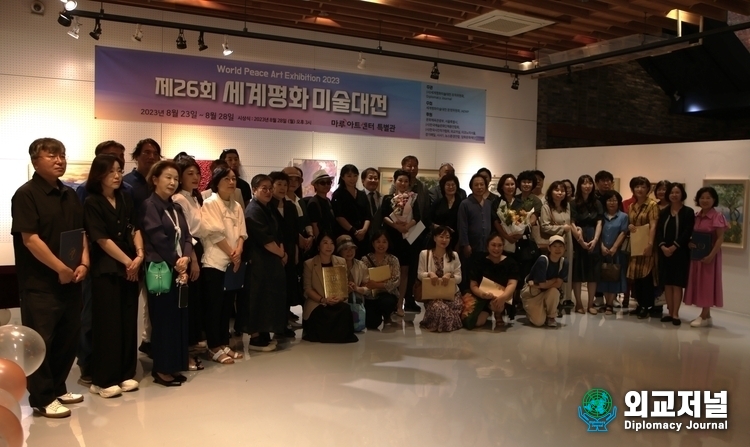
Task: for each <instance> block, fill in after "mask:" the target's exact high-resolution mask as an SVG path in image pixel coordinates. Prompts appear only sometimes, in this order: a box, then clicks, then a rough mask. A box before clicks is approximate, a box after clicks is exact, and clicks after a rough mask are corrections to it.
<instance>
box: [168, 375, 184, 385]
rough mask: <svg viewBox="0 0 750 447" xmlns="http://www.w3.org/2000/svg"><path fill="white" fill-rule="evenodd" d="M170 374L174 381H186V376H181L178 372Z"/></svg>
mask: <svg viewBox="0 0 750 447" xmlns="http://www.w3.org/2000/svg"><path fill="white" fill-rule="evenodd" d="M170 376H172V377H174V380H176V381H178V382H180V383H183V382H187V377H185V376H183V375H182V374H180V373H176V374H170Z"/></svg>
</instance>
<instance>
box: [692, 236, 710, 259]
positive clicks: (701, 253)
mask: <svg viewBox="0 0 750 447" xmlns="http://www.w3.org/2000/svg"><path fill="white" fill-rule="evenodd" d="M690 242H692V243H693V244H694V245H695V248H692V249H690V259H694V260H696V261H700V260H702V259H703V258H705V257H706V256H708V255H709V253H711V250H713V248H714V235H713V234H712V233H707V232H705V231H693V238H692V240H691V241H690Z"/></svg>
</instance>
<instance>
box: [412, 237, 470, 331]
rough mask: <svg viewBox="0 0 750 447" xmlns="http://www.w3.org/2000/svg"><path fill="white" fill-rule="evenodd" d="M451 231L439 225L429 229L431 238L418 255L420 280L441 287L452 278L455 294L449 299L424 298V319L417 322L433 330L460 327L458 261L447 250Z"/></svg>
mask: <svg viewBox="0 0 750 447" xmlns="http://www.w3.org/2000/svg"><path fill="white" fill-rule="evenodd" d="M450 242H451V232H450V229H449V228H448V227H443V226H438V227H435V228H434V229H433V230H432V240H431V241H430V243H429V244H428V245H427V247H428V248H427V250H422V252H421V253H420V254H419V269H418V270H417V278H418V279H419V280H420V281H431V282H432V284H434V285H437V284H438V283H442V285H443V286H445V285H447V284H448V283H449V280H450V279H453V280H454V281H455V284H456V286H455V289H456V290H455V293H454V294H453V299H451V300H429V301H425V306H424V307H425V314H424V319H423V320H422V322H421V323H419V325H420V326H421V327H423V328H425V329H427V330H428V331H432V332H451V331H456V330H459V329H461V327H462V326H463V324H462V323H461V310H462V308H463V304H462V300H461V294H460V292H459V291H458V284H459V283H461V261H460V260H459V259H458V255H457V254H456V253H455V252H454V251H453V250H451V249H450Z"/></svg>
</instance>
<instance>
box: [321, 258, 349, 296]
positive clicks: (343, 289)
mask: <svg viewBox="0 0 750 447" xmlns="http://www.w3.org/2000/svg"><path fill="white" fill-rule="evenodd" d="M323 293H325V297H326V298H333V297H335V298H346V297H348V296H349V275H347V273H346V266H344V265H335V266H333V267H323Z"/></svg>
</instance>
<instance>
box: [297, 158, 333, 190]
mask: <svg viewBox="0 0 750 447" xmlns="http://www.w3.org/2000/svg"><path fill="white" fill-rule="evenodd" d="M336 163H337V162H336V160H308V159H302V158H295V159H294V160H292V166H294V167H297V168H300V169H302V197H309V196H314V195H315V188H313V186H312V184H311V183H310V182H311V180H312V178H313V174H315V173H316V172H318V171H319V170H321V169H323V170H325V171H326V172H327V173H328V175H330V176H331V177H332V179H333V186H332V187H331V191H333V190H335V189H336V179H337V177H338V175H339V173H338V170H337V168H336ZM331 196H332V192H329V193H328V198H329V199H330V198H331Z"/></svg>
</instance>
